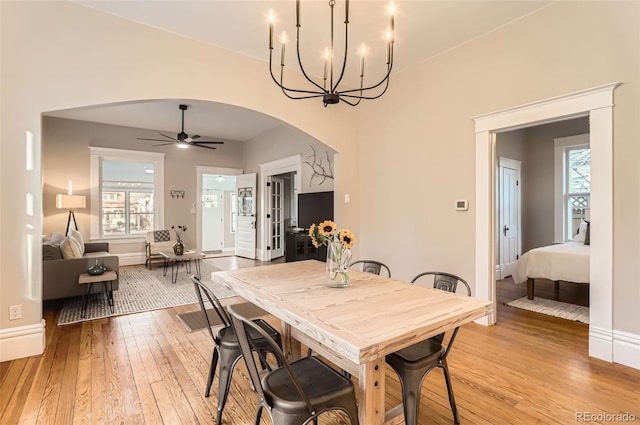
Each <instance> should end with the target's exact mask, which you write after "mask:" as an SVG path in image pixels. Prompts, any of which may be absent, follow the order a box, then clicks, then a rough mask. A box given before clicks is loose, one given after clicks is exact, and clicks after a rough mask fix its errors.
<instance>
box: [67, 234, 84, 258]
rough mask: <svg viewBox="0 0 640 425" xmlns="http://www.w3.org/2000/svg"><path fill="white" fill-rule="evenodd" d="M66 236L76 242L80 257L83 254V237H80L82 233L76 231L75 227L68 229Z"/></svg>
mask: <svg viewBox="0 0 640 425" xmlns="http://www.w3.org/2000/svg"><path fill="white" fill-rule="evenodd" d="M68 236H69V237H70V238H73V239H74V240H75V241H76V242H77V243H78V247H79V248H80V256H81V257H82V256H83V255H84V239H83V238H82V233H80V232H78V231H77V230H75V229H69V234H68Z"/></svg>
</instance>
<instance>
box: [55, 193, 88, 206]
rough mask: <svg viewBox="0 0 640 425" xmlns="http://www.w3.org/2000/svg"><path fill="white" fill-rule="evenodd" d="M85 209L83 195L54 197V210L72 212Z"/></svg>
mask: <svg viewBox="0 0 640 425" xmlns="http://www.w3.org/2000/svg"><path fill="white" fill-rule="evenodd" d="M86 207H87V198H86V197H85V196H83V195H62V194H59V195H56V208H62V209H65V210H73V209H77V208H86Z"/></svg>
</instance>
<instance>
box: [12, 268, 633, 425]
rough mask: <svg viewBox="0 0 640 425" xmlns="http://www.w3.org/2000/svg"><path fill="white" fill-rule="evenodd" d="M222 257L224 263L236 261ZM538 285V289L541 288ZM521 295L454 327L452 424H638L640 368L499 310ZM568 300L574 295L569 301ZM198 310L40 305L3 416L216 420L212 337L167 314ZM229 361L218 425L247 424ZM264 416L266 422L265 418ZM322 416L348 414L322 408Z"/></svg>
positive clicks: (582, 330)
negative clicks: (36, 329)
mask: <svg viewBox="0 0 640 425" xmlns="http://www.w3.org/2000/svg"><path fill="white" fill-rule="evenodd" d="M222 261H227V262H229V266H230V267H231V266H233V261H234V260H233V259H227V260H222ZM236 266H238V264H236ZM505 285H507V286H505ZM543 286H544V285H539V288H537V291H538V289H539V290H540V291H541V292H540V294H542V291H544V290H545V289H544V288H543ZM550 286H551V288H553V284H550ZM563 289H564V286H563V285H561V288H560V292H563V293H564V292H567V291H563ZM572 290H575V288H573V289H568V291H572ZM550 291H551V292H554V290H553V289H550ZM525 292H526V290H525V289H524V287H523V286H517V285H513V284H512V283H508V282H505V281H501V282H499V290H498V298H499V305H498V325H496V326H492V327H483V326H479V325H476V324H469V325H466V326H464V327H463V328H462V329H461V331H460V332H459V334H458V339H457V340H456V345H455V347H454V348H453V350H452V351H451V353H450V357H449V366H450V369H451V372H452V379H453V386H454V390H455V397H456V401H457V404H458V409H459V412H460V419H461V423H463V424H569V423H580V421H579V420H577V419H576V415H577V414H578V413H579V412H589V413H592V414H603V413H609V414H617V413H630V414H632V415H635V417H636V418H637V419H636V420H638V421H640V371H638V370H634V369H631V368H628V367H624V366H620V365H615V364H609V363H606V362H603V361H599V360H594V359H590V358H589V357H588V355H587V336H588V327H587V326H586V325H584V324H581V323H578V322H569V321H566V320H562V319H557V318H553V317H549V316H544V315H541V314H537V313H532V312H527V311H524V310H519V309H515V308H511V307H507V306H505V305H503V303H504V302H507V301H510V300H511V299H515V298H518V297H520V296H523V295H524V294H525ZM563 296H564V295H563ZM576 296H577V297H580V296H581V295H576V294H574V295H570V294H569V296H568V299H569V300H570V299H573V298H575V297H576ZM566 300H567V299H566V297H565V299H561V301H566ZM195 309H196V306H195V305H190V306H182V307H176V308H169V309H165V310H158V311H152V312H146V313H140V314H132V315H128V316H120V317H115V318H111V319H101V320H94V321H90V322H84V323H81V324H76V325H67V326H62V327H59V326H56V325H55V323H56V315H57V313H58V309H57V308H55V306H47V308H46V309H45V312H44V316H45V319H46V321H47V330H46V336H47V348H46V351H45V353H44V354H43V355H42V356H35V357H30V358H26V359H20V360H15V361H11V362H4V363H0V423H1V424H3V425H5V424H29V425H30V424H183V423H184V424H205V423H207V424H211V423H214V421H215V420H214V417H215V411H216V404H217V400H218V396H217V378H216V380H215V381H214V386H213V391H212V394H211V397H209V398H205V397H204V386H205V382H206V379H207V373H208V368H209V360H210V358H211V351H212V348H213V342H212V341H211V339H210V337H209V335H208V333H206V332H204V331H197V332H193V333H189V332H187V331H186V329H185V327H184V326H183V325H182V323H181V322H179V320H178V319H177V317H176V314H177V313H183V312H186V311H191V310H195ZM238 365H239V366H238V367H237V369H236V371H235V372H234V378H233V383H232V388H231V390H230V395H229V401H228V403H227V406H226V408H225V412H224V417H223V423H224V424H237V425H245V424H250V423H252V420H253V414H254V406H255V400H256V397H255V394H254V393H253V392H252V391H251V389H250V386H249V382H248V377H247V372H246V369H245V367H244V364H242V363H239V364H238ZM387 383H388V384H387V405H388V406H387V407H388V408H389V407H392V406H394V405H396V404H397V403H398V402H399V400H400V397H401V396H400V394H401V393H400V387H399V383H398V380H397V379H396V377H395V375H394V373H393V371H392V370H391V369H389V368H387ZM610 422H611V421H606V420H605V421H600V422H598V421H595V423H610ZM262 423H263V424H268V423H270V421H269V420H268V417H267V416H266V415H265V416H264V417H263V420H262ZM320 423H321V424H340V423H345V421H344V417H342V416H340V415H328V416H327V417H325V418H322V420H321V421H320ZM420 423H421V424H427V423H428V424H447V425H449V424H452V423H453V420H452V417H451V412H450V408H449V404H448V399H447V392H446V387H445V385H444V378H443V375H442V372H441V371H440V370H434V371H432V372H431V373H430V374H429V375H428V376H427V378H426V379H425V382H424V385H423V394H422V398H421V410H420ZM364 425H366V424H364Z"/></svg>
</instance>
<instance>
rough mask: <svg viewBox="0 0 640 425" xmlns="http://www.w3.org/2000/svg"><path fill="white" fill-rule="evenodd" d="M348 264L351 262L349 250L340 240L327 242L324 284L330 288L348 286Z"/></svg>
mask: <svg viewBox="0 0 640 425" xmlns="http://www.w3.org/2000/svg"><path fill="white" fill-rule="evenodd" d="M349 264H351V250H350V249H349V248H345V247H344V246H343V245H342V243H341V242H340V241H334V242H331V243H329V245H328V246H327V281H326V286H329V287H331V288H346V287H347V286H349Z"/></svg>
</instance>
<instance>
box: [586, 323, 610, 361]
mask: <svg viewBox="0 0 640 425" xmlns="http://www.w3.org/2000/svg"><path fill="white" fill-rule="evenodd" d="M589 356H591V357H595V358H596V359H600V360H604V361H607V362H612V361H613V333H612V332H611V330H610V329H603V328H598V327H596V326H593V325H590V326H589Z"/></svg>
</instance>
